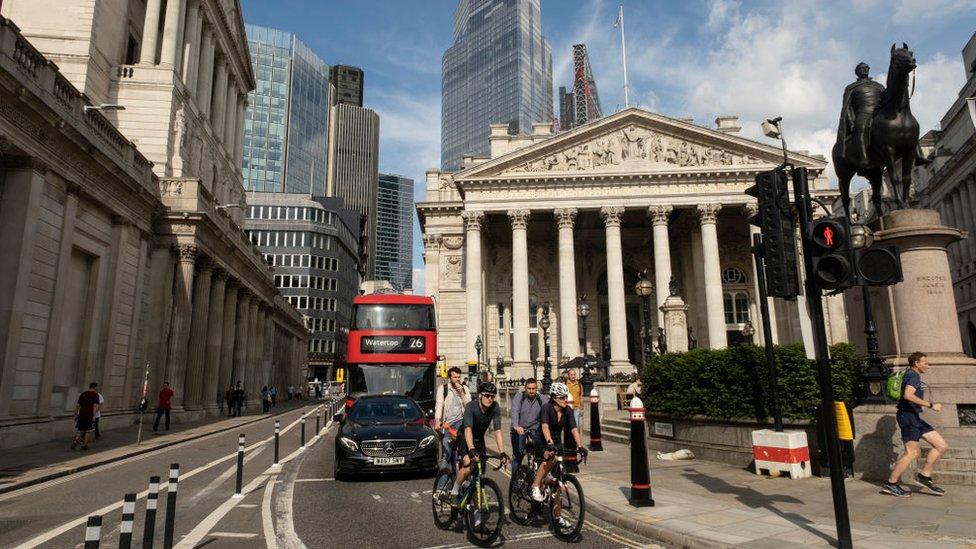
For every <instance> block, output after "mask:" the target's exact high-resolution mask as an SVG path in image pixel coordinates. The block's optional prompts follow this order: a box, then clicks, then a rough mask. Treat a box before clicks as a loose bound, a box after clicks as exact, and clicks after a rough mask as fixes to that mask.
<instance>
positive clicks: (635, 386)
mask: <svg viewBox="0 0 976 549" xmlns="http://www.w3.org/2000/svg"><path fill="white" fill-rule="evenodd" d="M631 376H632V377H631V379H632V381H631V383H630V385H628V386H627V388H626V389H625V390H624V396H625V397H626V398H627V403H628V404H627V405H628V406H630V404H629V403H630V401H631V400H633V399H634V397H635V396H639V395H640V394H641V393H643V392H644V384H643V383H642V382H641V378H640V374H639V373H637V370H634V373H633V374H631Z"/></svg>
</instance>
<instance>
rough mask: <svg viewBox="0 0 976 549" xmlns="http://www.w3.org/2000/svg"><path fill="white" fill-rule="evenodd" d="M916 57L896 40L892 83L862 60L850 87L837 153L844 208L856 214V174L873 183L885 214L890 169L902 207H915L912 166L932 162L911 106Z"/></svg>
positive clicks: (873, 199)
mask: <svg viewBox="0 0 976 549" xmlns="http://www.w3.org/2000/svg"><path fill="white" fill-rule="evenodd" d="M915 66H916V63H915V56H914V55H913V54H912V52H911V51H910V50H909V49H908V45H907V44H905V43H904V42H902V47H900V48H896V47H895V45H894V44H892V45H891V63H890V64H889V66H888V81H887V85H886V86H882V85H881V84H880V83H878V82H875V81H874V80H872V79H871V77H870V76H868V74H869V72H870V70H871V68H870V67H869V66H868V65H867V64H866V63H863V62H862V63H858V65H857V67H856V68H855V69H854V74H855V75H857V80H856V81H855V82H853V83H851V84H850V85H848V86H847V88H845V89H844V100H843V106H842V108H841V113H840V124H839V126H838V128H837V142H836V143H834V148H833V151H832V154H831V156H832V157H833V161H834V170H835V171H836V173H837V179H838V182H839V183H840V196H841V200H842V201H843V203H844V213H846V214H847V216H848V217H850V215H851V196H850V187H851V179H852V178H853V177H854V176H855V175H860V176H862V177H864V178H866V179H867V180H868V181H869V182H870V183H871V202H872V204H873V205H874V210H875V212H876V213H877V215H878V217H881V214H882V213H883V211H882V205H881V185H882V182H883V181H884V174H885V172H886V171H887V173H888V178H889V180H890V181H891V191H892V193H891V194H892V196H894V198H895V200H896V201H897V203H898V208H899V209H905V208H908V207H909V204H908V195H909V192H910V190H911V186H912V168H914V166H915V165H916V164H924V163H928V160H926V159H924V158H922V156H921V155H920V154H919V148H918V133H919V131H918V120H915V117H914V116H912V110H911V107H910V105H909V99H910V98H911V94H910V92H909V88H908V76H909V74H910V73H911V72H912V71H913V70H915Z"/></svg>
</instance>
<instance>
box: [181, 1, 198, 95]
mask: <svg viewBox="0 0 976 549" xmlns="http://www.w3.org/2000/svg"><path fill="white" fill-rule="evenodd" d="M190 1H191V4H190V5H189V6H188V7H187V9H186V40H184V43H183V72H182V73H181V75H182V78H183V85H184V86H185V87H186V89H187V91H189V92H191V93H193V94H194V95H195V94H196V82H197V80H196V78H197V72H198V70H199V68H200V33H201V31H202V30H203V17H202V15H201V14H200V9H201V8H200V0H190Z"/></svg>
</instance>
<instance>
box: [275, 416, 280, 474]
mask: <svg viewBox="0 0 976 549" xmlns="http://www.w3.org/2000/svg"><path fill="white" fill-rule="evenodd" d="M280 431H281V422H279V421H278V420H277V419H276V420H275V450H274V464H275V465H278V434H279V432H280Z"/></svg>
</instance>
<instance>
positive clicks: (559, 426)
mask: <svg viewBox="0 0 976 549" xmlns="http://www.w3.org/2000/svg"><path fill="white" fill-rule="evenodd" d="M568 394H569V388H568V387H566V384H565V383H559V382H556V383H553V384H552V386H551V387H549V403H548V404H546V405H545V406H543V407H542V417H541V419H540V423H541V426H542V439H543V440H544V441H545V442H546V451H545V453H544V454H543V460H542V463H541V464H540V465H539V470H538V471H536V474H535V480H534V481H533V482H532V499H534V500H535V501H540V502H541V501H542V500H543V499H544V498H543V495H542V481H543V480H545V478H546V475H548V474H549V471H551V470H552V468H553V467H554V466H555V465H556V462H555V460H554V459H553V458H554V457H555V453H556V446H557V445H560V446H562V434H563V431H564V430H570V431H571V432H572V436H573V438H574V439H575V440H576V447H577V448H578V451H579V452H580V453H581V454H582V455H584V456H585V455H586V454H587V453H588V452H587V450H586V447H584V446H583V443H582V442H581V441H580V434H579V429H578V428H577V427H576V418H575V417H574V415H573V410H572V409H571V408H569V407H568V406H567V404H566V395H568Z"/></svg>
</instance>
